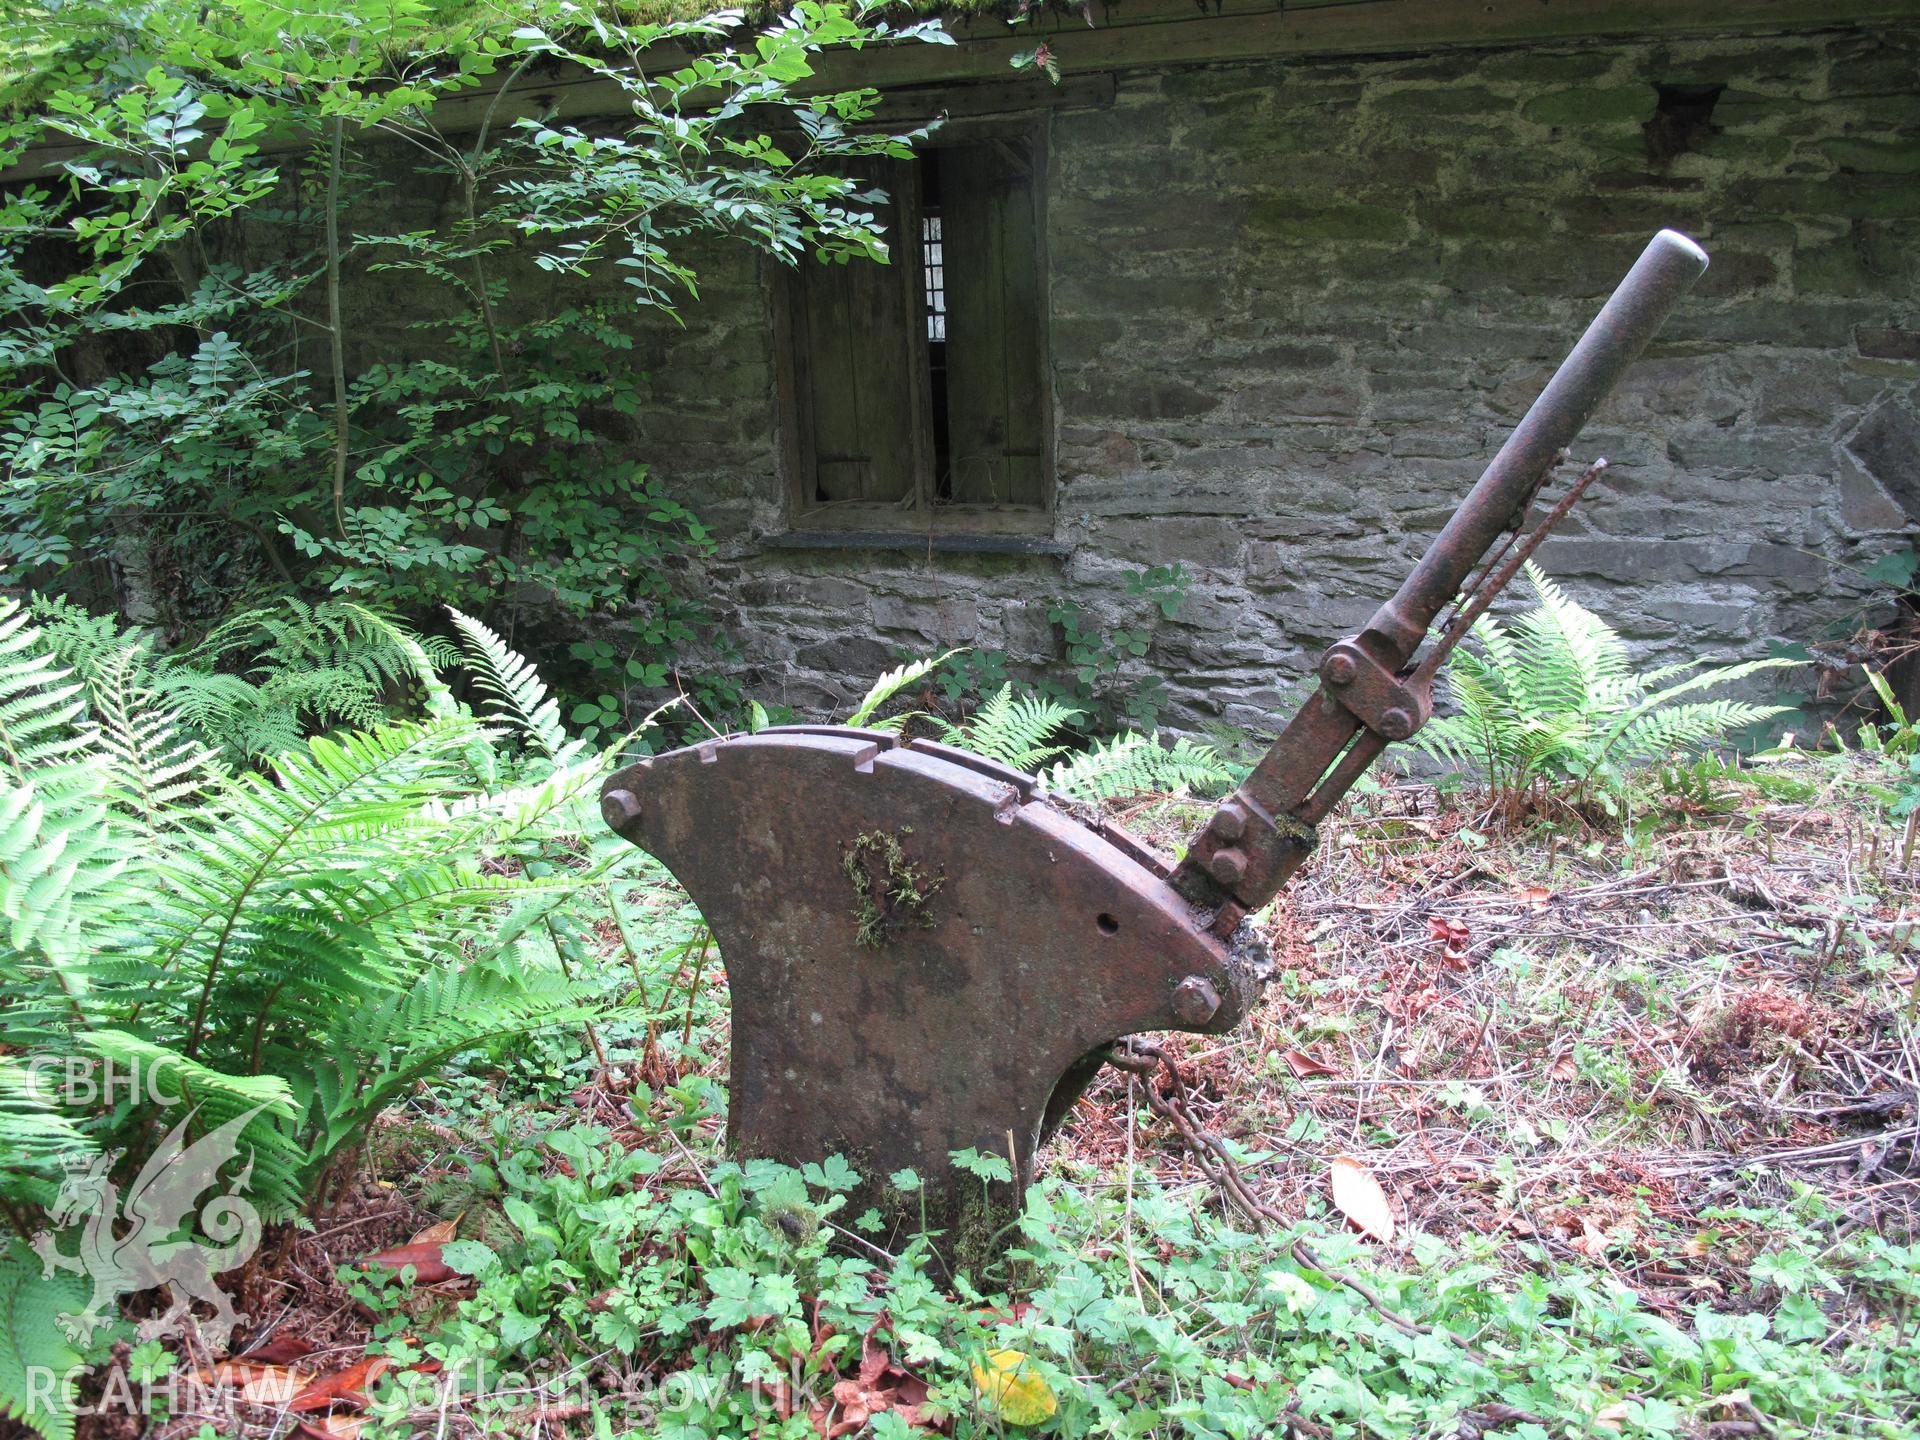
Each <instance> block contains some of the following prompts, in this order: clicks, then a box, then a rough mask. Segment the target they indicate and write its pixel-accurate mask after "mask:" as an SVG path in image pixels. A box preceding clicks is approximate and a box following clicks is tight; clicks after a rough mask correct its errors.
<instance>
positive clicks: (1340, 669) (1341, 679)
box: [1320, 650, 1360, 685]
mask: <svg viewBox="0 0 1920 1440" xmlns="http://www.w3.org/2000/svg"><path fill="white" fill-rule="evenodd" d="M1359 673H1360V667H1359V665H1358V664H1357V663H1356V662H1355V661H1354V658H1353V656H1351V655H1349V654H1347V652H1346V651H1344V650H1336V651H1334V652H1333V653H1332V654H1331V655H1329V656H1327V660H1326V663H1325V664H1324V665H1322V666H1321V667H1320V678H1321V679H1322V680H1325V681H1326V682H1327V683H1328V684H1329V685H1351V684H1352V683H1353V677H1354V676H1355V675H1358V674H1359Z"/></svg>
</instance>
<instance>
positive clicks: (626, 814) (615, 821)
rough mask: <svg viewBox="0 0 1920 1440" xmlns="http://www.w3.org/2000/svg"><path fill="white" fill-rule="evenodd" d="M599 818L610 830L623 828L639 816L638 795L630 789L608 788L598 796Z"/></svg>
mask: <svg viewBox="0 0 1920 1440" xmlns="http://www.w3.org/2000/svg"><path fill="white" fill-rule="evenodd" d="M600 818H601V819H602V820H605V821H606V822H607V827H608V828H609V829H612V830H624V829H625V828H626V827H627V826H629V825H631V824H633V822H634V821H636V820H638V819H639V818H640V797H639V796H638V795H636V794H634V793H633V792H632V791H631V790H609V791H607V793H606V794H604V795H602V796H601V797H600Z"/></svg>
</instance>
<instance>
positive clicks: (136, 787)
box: [87, 645, 219, 835]
mask: <svg viewBox="0 0 1920 1440" xmlns="http://www.w3.org/2000/svg"><path fill="white" fill-rule="evenodd" d="M145 658H146V657H145V655H144V653H143V652H142V651H141V650H140V648H139V647H137V646H133V645H127V646H123V647H122V648H121V649H120V650H118V651H117V652H115V653H114V654H112V655H109V656H107V657H106V658H104V659H103V660H102V661H101V662H100V664H99V665H98V667H97V668H96V670H95V673H94V676H93V678H92V679H91V680H90V681H89V682H88V685H87V689H88V692H89V694H90V696H91V698H92V701H93V705H92V709H93V728H94V735H95V742H94V743H95V747H96V748H97V749H98V751H99V752H100V755H101V756H102V758H103V760H104V761H105V770H106V779H107V784H108V786H109V787H110V789H111V790H112V792H113V794H114V796H115V798H116V800H117V801H118V802H119V803H121V804H123V805H125V806H126V807H127V808H128V809H130V810H132V811H133V813H134V815H135V816H136V817H137V818H138V819H139V821H140V823H141V825H142V827H143V828H144V829H145V830H146V831H147V833H148V834H150V835H154V834H158V833H159V832H160V831H161V830H162V829H166V828H170V827H171V826H173V825H175V824H178V823H180V822H181V821H183V820H187V819H190V818H191V817H192V815H193V813H194V812H193V810H192V809H191V807H190V806H189V804H188V802H189V801H191V800H193V799H194V798H195V797H197V796H199V795H200V794H201V793H202V792H204V791H205V790H206V789H207V788H208V787H209V786H210V785H212V784H213V783H214V782H215V781H216V780H217V779H218V778H219V771H218V769H217V768H216V763H215V762H216V757H215V756H214V753H213V752H212V751H211V750H209V749H207V748H206V747H205V746H204V745H197V744H194V743H192V742H190V741H187V740H183V739H181V738H180V735H179V733H178V731H177V730H176V728H175V726H176V724H177V722H178V720H179V712H177V711H167V710H161V709H159V708H158V706H157V705H156V703H155V697H154V695H153V694H152V692H151V691H150V690H148V689H147V688H146V685H145V680H144V665H143V662H144V660H145Z"/></svg>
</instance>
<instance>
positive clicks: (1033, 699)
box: [939, 683, 1080, 770]
mask: <svg viewBox="0 0 1920 1440" xmlns="http://www.w3.org/2000/svg"><path fill="white" fill-rule="evenodd" d="M1079 718H1080V712H1079V711H1078V710H1075V709H1073V708H1072V707H1070V706H1067V705H1062V704H1061V703H1060V702H1059V701H1057V700H1052V699H1048V698H1047V697H1045V696H1040V695H1020V696H1016V695H1015V694H1014V693H1013V686H1012V684H1011V683H1009V684H1006V685H1002V686H1001V687H1000V688H999V689H998V690H996V691H995V692H994V693H993V694H992V695H990V696H988V697H987V699H986V701H985V703H983V704H982V705H981V706H980V708H979V709H978V710H976V711H974V712H973V714H972V715H971V716H970V717H969V718H968V719H967V720H966V721H965V722H964V723H962V724H959V725H949V724H947V723H946V722H945V721H941V722H939V725H940V738H941V739H942V740H944V741H946V743H947V744H949V745H955V746H958V747H959V748H960V749H962V750H971V751H972V752H973V753H974V754H976V755H984V756H986V757H987V758H988V759H989V760H998V761H999V762H1000V763H1001V764H1002V765H1010V766H1012V767H1013V768H1014V769H1015V770H1038V769H1039V768H1040V767H1041V766H1042V765H1044V764H1046V762H1047V761H1049V760H1051V759H1053V758H1054V757H1055V756H1056V755H1064V754H1066V752H1067V747H1066V746H1065V745H1064V744H1061V743H1059V742H1057V741H1056V740H1055V739H1054V737H1055V736H1056V735H1058V734H1059V733H1060V732H1061V731H1062V730H1064V729H1066V728H1067V726H1069V725H1071V724H1072V723H1073V722H1074V721H1076V720H1078V719H1079Z"/></svg>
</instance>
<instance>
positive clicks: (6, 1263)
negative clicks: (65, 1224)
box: [0, 1242, 88, 1440]
mask: <svg viewBox="0 0 1920 1440" xmlns="http://www.w3.org/2000/svg"><path fill="white" fill-rule="evenodd" d="M87 1294H88V1287H87V1281H86V1279H85V1278H84V1277H82V1276H78V1275H69V1274H66V1273H64V1272H60V1271H56V1272H55V1273H54V1274H52V1275H47V1274H45V1273H43V1267H42V1265H41V1263H40V1258H39V1257H38V1256H37V1255H35V1254H33V1253H32V1252H31V1251H29V1250H28V1249H27V1248H26V1247H25V1246H24V1245H22V1244H19V1243H18V1242H12V1243H10V1244H9V1245H8V1246H7V1248H6V1249H5V1250H4V1251H0V1417H4V1418H6V1419H9V1420H18V1421H22V1422H24V1423H25V1424H26V1425H28V1426H29V1427H30V1428H32V1429H33V1430H35V1431H37V1432H38V1433H39V1434H40V1435H41V1436H43V1437H44V1440H73V1431H74V1421H73V1417H74V1402H75V1400H76V1399H77V1398H78V1384H77V1381H78V1377H79V1374H80V1366H81V1362H82V1361H83V1359H84V1358H85V1357H84V1356H82V1355H81V1354H80V1352H79V1351H78V1350H76V1349H74V1347H73V1345H72V1343H71V1342H70V1341H69V1340H68V1339H67V1333H66V1331H65V1330H63V1329H62V1328H61V1325H60V1317H61V1316H63V1315H75V1314H78V1313H79V1312H80V1311H81V1310H83V1309H84V1308H85V1307H86V1304H87ZM48 1376H52V1377H54V1386H53V1389H54V1393H53V1395H52V1396H51V1397H49V1395H48V1388H47V1383H46V1381H47V1377H48ZM50 1399H51V1403H49V1400H50Z"/></svg>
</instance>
